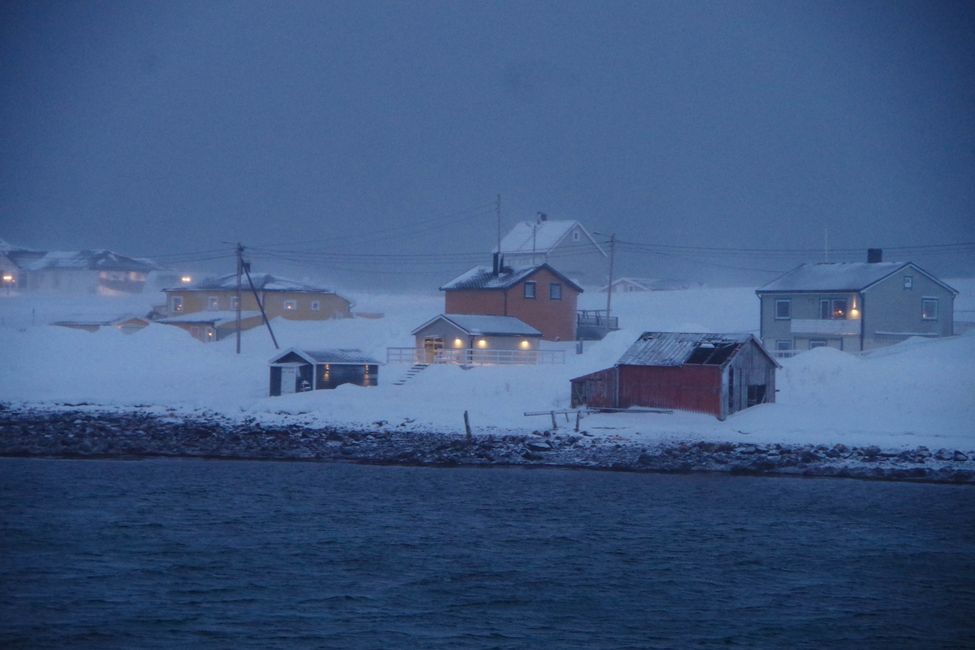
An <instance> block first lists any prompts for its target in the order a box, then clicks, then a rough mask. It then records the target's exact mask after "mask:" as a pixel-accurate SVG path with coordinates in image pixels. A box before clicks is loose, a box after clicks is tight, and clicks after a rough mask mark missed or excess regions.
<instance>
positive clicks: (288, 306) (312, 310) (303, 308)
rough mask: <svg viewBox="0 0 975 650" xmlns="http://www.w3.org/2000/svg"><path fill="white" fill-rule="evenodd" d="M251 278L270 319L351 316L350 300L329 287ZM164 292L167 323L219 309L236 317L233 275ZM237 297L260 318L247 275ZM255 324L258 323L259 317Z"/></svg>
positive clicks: (259, 275)
mask: <svg viewBox="0 0 975 650" xmlns="http://www.w3.org/2000/svg"><path fill="white" fill-rule="evenodd" d="M251 279H252V280H253V282H254V288H255V289H256V290H257V295H258V297H260V300H261V304H262V305H263V306H264V310H265V312H266V313H267V317H268V318H269V319H270V318H276V317H281V318H286V319H289V320H328V319H331V318H351V317H352V309H351V306H352V303H351V302H350V301H349V300H348V299H346V298H343V297H342V296H340V295H338V294H337V293H335V292H334V291H332V290H331V289H326V288H324V287H318V286H313V285H309V284H305V283H302V282H296V281H294V280H287V279H284V278H278V277H275V276H273V275H271V274H269V273H254V274H252V275H251ZM163 292H164V293H165V294H166V306H165V308H164V310H163V311H164V313H163V314H162V316H163V317H164V318H165V319H166V320H167V321H170V322H172V321H173V320H174V319H177V318H179V317H182V316H189V315H194V314H200V315H206V314H207V312H211V313H212V314H211V315H213V316H215V317H216V316H217V314H218V313H219V312H228V313H233V314H234V315H235V316H236V310H237V276H236V274H230V275H225V276H223V277H219V278H211V279H207V280H203V281H201V282H198V283H196V284H192V285H189V286H179V287H171V288H168V289H163ZM240 296H241V304H240V309H241V310H242V311H246V312H256V313H258V317H259V316H260V314H259V311H260V308H259V307H258V304H257V300H256V299H255V297H254V292H252V291H251V288H250V284H249V283H248V282H247V278H246V276H245V277H244V278H243V281H242V285H241V293H240ZM257 324H260V320H258V322H257Z"/></svg>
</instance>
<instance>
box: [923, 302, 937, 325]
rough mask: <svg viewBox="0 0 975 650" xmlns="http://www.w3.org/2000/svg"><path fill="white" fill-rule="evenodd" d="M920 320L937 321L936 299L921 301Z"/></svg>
mask: <svg viewBox="0 0 975 650" xmlns="http://www.w3.org/2000/svg"><path fill="white" fill-rule="evenodd" d="M921 319H922V320H938V299H937V298H924V299H923V300H921Z"/></svg>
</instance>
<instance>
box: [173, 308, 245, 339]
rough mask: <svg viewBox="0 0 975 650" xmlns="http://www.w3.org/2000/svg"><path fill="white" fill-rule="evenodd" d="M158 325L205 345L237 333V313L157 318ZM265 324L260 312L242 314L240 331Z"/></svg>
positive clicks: (195, 314) (225, 312) (218, 312)
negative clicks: (173, 329)
mask: <svg viewBox="0 0 975 650" xmlns="http://www.w3.org/2000/svg"><path fill="white" fill-rule="evenodd" d="M155 322H156V323H160V324H162V325H172V326H173V327H178V328H179V329H181V330H183V331H184V332H186V333H187V334H189V335H190V336H192V337H193V338H195V339H196V340H198V341H202V342H203V343H213V342H214V341H220V340H222V339H225V338H227V337H228V336H232V335H235V334H236V333H237V312H236V311H198V312H194V313H192V314H176V315H175V316H167V317H164V318H157V319H156V320H155ZM263 322H264V318H263V317H262V316H261V312H259V311H241V312H240V331H242V332H245V331H247V330H249V329H252V328H254V327H258V326H259V325H261V324H262V323H263Z"/></svg>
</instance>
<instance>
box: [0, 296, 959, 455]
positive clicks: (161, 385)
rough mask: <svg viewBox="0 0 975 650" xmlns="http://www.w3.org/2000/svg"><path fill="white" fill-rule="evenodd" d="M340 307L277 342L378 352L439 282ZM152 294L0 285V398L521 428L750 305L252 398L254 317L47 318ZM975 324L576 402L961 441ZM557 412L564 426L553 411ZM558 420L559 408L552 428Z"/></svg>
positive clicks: (854, 434) (259, 355) (718, 327)
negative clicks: (651, 394)
mask: <svg viewBox="0 0 975 650" xmlns="http://www.w3.org/2000/svg"><path fill="white" fill-rule="evenodd" d="M952 284H953V286H955V287H956V288H958V289H959V290H961V291H962V296H960V297H959V305H966V304H967V305H971V304H973V303H975V300H973V298H972V296H973V295H975V281H967V280H966V281H962V282H953V283H952ZM352 297H353V299H354V301H355V311H357V312H360V313H369V314H372V315H374V316H375V315H378V314H379V313H382V314H383V317H382V318H355V319H349V320H336V321H327V322H324V323H294V322H287V321H282V320H280V319H277V320H275V321H273V322H272V324H273V326H274V329H275V334H276V335H277V337H278V340H279V342H280V344H281V347H282V348H287V347H292V346H294V347H308V348H323V347H358V348H361V349H362V350H363V351H364V352H366V353H368V354H370V355H372V356H374V357H375V358H377V359H379V360H380V361H385V359H386V348H387V347H409V346H411V345H412V344H413V340H412V337H411V336H410V331H411V330H412V329H414V328H415V327H417V326H418V325H420V324H422V323H423V322H425V321H426V320H427V319H429V318H430V317H432V316H434V315H436V314H438V313H440V311H441V309H442V305H443V296H442V294H437V293H435V292H430V293H425V294H409V295H381V294H363V295H357V296H352ZM605 300H606V296H605V294H600V293H597V292H591V293H587V294H584V296H583V299H582V304H580V308H588V309H604V308H605ZM158 302H161V301H160V300H159V299H158V297H157V296H155V295H152V294H147V295H144V296H136V297H128V298H99V297H84V298H71V299H66V298H63V297H59V298H54V297H39V296H28V295H22V296H16V295H12V296H3V297H0V336H2V338H3V345H2V346H0V382H2V386H3V388H2V392H0V400H3V401H8V402H11V401H12V402H25V403H33V404H35V405H45V404H50V405H54V404H56V403H66V402H67V403H82V402H85V403H95V404H99V405H104V406H107V407H113V408H121V409H125V408H132V407H136V406H138V407H140V408H146V409H151V410H154V411H163V410H167V409H168V410H173V411H175V412H177V413H179V412H185V413H190V412H199V411H212V412H217V413H220V414H224V415H227V416H229V417H253V418H256V419H258V420H262V421H279V420H288V421H300V422H304V423H308V424H333V425H350V426H356V427H362V426H365V427H371V426H373V423H374V422H379V421H385V422H387V423H389V426H397V425H403V426H405V427H409V428H411V429H413V430H428V431H442V432H457V431H463V419H462V418H463V412H464V411H465V410H466V411H469V413H470V418H471V423H472V425H473V427H474V430H475V432H477V433H489V432H500V431H515V432H518V431H531V430H533V429H541V428H547V427H550V426H551V422H550V417H549V416H541V417H526V416H524V415H523V413H524V412H525V411H544V410H551V409H564V408H567V407H568V406H569V380H570V379H571V378H572V377H576V376H579V375H582V374H586V373H588V372H592V371H594V370H599V369H601V368H605V367H608V366H611V365H612V364H613V363H614V362H615V361H616V359H617V358H618V357H619V355H620V354H622V352H623V351H624V350H625V349H626V348H627V347H628V346H629V345H630V344H631V343H632V342H633V340H634V339H635V338H636V336H637V335H639V334H640V333H641V332H642V331H645V330H686V331H718V332H741V331H753V332H754V331H757V328H758V303H757V299H756V298H755V294H754V291H753V290H752V289H749V288H730V289H715V288H700V289H689V290H684V291H669V292H654V293H646V294H637V293H634V294H627V295H620V296H614V297H613V311H614V313H618V314H619V316H620V321H621V326H622V327H623V328H624V329H623V330H621V331H619V332H615V333H613V334H612V335H610V336H608V337H607V338H606V339H605V340H603V341H599V342H587V343H586V344H585V352H584V354H581V355H577V354H575V348H574V345H573V344H571V343H570V344H561V346H560V345H559V344H550V346H552V347H562V348H563V349H565V350H566V364H565V365H554V366H535V367H481V368H474V369H469V370H464V369H462V368H458V367H452V366H432V367H430V368H428V369H427V370H425V371H423V372H422V373H420V374H419V375H418V376H417V377H415V378H414V379H413V380H411V381H410V382H409V383H407V384H406V385H404V386H394V385H393V381H395V380H396V379H399V378H400V377H402V376H403V375H404V374H405V372H406V370H407V366H405V365H398V364H394V365H384V366H383V367H382V368H381V369H380V385H379V386H378V387H374V388H361V387H357V386H342V387H339V388H338V389H336V390H334V391H315V392H311V393H304V394H299V395H292V396H284V397H274V398H271V397H267V388H268V387H267V384H268V368H267V361H268V359H269V358H270V357H271V356H272V355H273V354H274V353H275V350H274V348H273V346H272V344H271V341H270V338H269V336H268V334H267V332H266V330H265V329H263V328H258V329H253V330H250V331H248V332H245V333H244V334H243V337H242V339H243V340H242V354H240V355H236V354H235V353H234V340H233V338H229V339H225V340H223V341H220V342H217V343H212V344H202V343H200V342H198V341H196V340H194V339H192V338H191V337H190V336H189V335H188V334H186V333H185V332H182V331H180V330H178V329H176V328H173V327H168V326H165V325H159V324H152V325H150V326H149V327H147V328H146V329H144V330H142V331H140V332H138V333H136V334H133V335H125V334H122V333H120V332H118V331H116V330H114V329H111V328H106V329H103V330H101V331H99V332H96V333H88V332H84V331H78V330H71V329H65V328H61V327H52V326H49V325H47V323H50V322H52V321H55V320H64V319H89V320H98V319H108V318H110V317H114V316H118V315H121V314H144V313H146V312H147V311H148V309H149V307H150V306H151V304H152V303H158ZM973 360H975V332H972V333H969V334H966V335H962V336H957V337H954V338H951V339H944V340H919V339H916V340H910V341H907V342H905V343H902V344H900V345H897V346H893V347H891V348H887V349H884V350H879V351H875V352H873V353H870V354H867V355H863V356H854V355H849V354H845V353H841V352H837V351H834V350H828V349H820V350H814V351H811V352H807V353H803V354H800V355H798V356H797V357H795V358H793V359H786V360H784V361H783V362H782V365H783V368H782V370H781V371H780V373H779V375H778V387H779V393H778V396H777V403H776V404H767V405H762V406H759V407H755V408H752V409H748V410H745V411H742V412H740V413H737V414H735V415H733V416H731V417H729V418H728V419H727V420H726V421H725V422H719V421H717V420H716V419H714V418H713V417H711V416H706V415H698V414H693V413H680V412H678V413H674V414H670V415H664V414H647V413H622V414H599V415H590V416H588V417H586V418H585V419H584V420H583V426H584V428H586V429H587V430H588V431H590V432H591V433H593V434H596V435H604V436H608V437H612V436H622V437H636V438H639V439H640V440H644V441H650V440H653V439H660V440H670V441H672V440H678V439H683V440H736V441H746V440H747V441H751V442H783V443H814V444H815V443H823V444H832V443H838V442H842V443H844V444H848V445H868V444H876V445H878V446H881V447H915V446H918V445H926V446H929V447H931V448H940V447H955V448H960V449H972V448H975V424H973V423H975V363H972V361H973ZM562 424H563V425H566V424H565V422H564V420H563V421H562ZM571 425H574V422H572V423H569V424H568V425H566V426H571Z"/></svg>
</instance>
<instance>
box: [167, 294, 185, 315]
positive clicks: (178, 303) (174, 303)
mask: <svg viewBox="0 0 975 650" xmlns="http://www.w3.org/2000/svg"><path fill="white" fill-rule="evenodd" d="M169 304H170V305H171V306H170V311H173V312H181V311H183V297H182V296H173V297H172V298H170V299H169Z"/></svg>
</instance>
